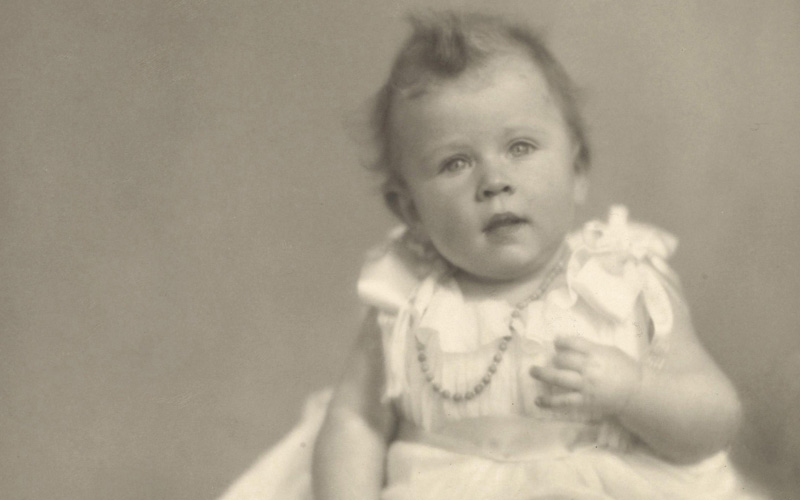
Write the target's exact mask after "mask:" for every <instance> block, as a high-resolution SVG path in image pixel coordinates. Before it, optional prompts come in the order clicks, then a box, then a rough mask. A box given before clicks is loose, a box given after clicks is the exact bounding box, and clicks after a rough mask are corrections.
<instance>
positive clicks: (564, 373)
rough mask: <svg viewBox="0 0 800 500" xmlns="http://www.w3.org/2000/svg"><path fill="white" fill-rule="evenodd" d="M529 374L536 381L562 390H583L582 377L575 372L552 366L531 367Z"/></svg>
mask: <svg viewBox="0 0 800 500" xmlns="http://www.w3.org/2000/svg"><path fill="white" fill-rule="evenodd" d="M529 373H530V374H531V377H533V378H535V379H536V380H539V381H541V382H545V383H547V384H551V385H555V386H558V387H561V388H563V389H568V390H571V391H580V390H581V389H582V388H583V376H582V375H581V374H580V373H578V372H577V371H575V370H571V369H562V368H557V367H554V366H532V367H531V369H530V371H529Z"/></svg>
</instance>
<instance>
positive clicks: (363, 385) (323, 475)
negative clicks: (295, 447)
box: [312, 311, 395, 500]
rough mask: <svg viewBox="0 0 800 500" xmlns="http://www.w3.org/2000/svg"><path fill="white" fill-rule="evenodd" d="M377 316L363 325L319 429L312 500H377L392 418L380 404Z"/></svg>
mask: <svg viewBox="0 0 800 500" xmlns="http://www.w3.org/2000/svg"><path fill="white" fill-rule="evenodd" d="M382 352H383V351H382V346H381V335H380V331H379V327H378V324H377V319H376V313H375V311H372V312H371V313H370V314H369V315H368V316H367V318H366V319H365V321H364V325H363V327H362V329H361V333H360V334H359V337H358V340H357V341H356V345H355V347H354V350H353V353H352V355H351V357H350V359H349V360H348V365H347V368H346V370H345V373H344V376H343V377H342V380H341V382H340V383H339V385H338V387H337V388H336V391H335V393H334V396H333V399H332V400H331V403H330V406H329V408H328V413H327V416H326V417H325V422H324V423H323V425H322V429H321V430H320V433H319V436H318V438H317V442H316V446H315V448H314V461H313V465H312V476H313V478H312V479H313V487H314V498H315V499H316V500H340V499H341V500H377V499H378V498H379V497H380V491H381V488H382V486H383V476H384V462H385V457H386V449H387V444H388V441H389V439H390V438H391V436H392V434H393V432H394V426H395V418H394V413H393V411H392V408H391V406H390V405H389V404H388V403H387V404H384V403H381V391H382V390H383V380H384V372H383V354H382Z"/></svg>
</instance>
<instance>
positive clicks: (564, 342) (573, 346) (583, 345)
mask: <svg viewBox="0 0 800 500" xmlns="http://www.w3.org/2000/svg"><path fill="white" fill-rule="evenodd" d="M553 344H554V345H555V348H556V352H566V351H573V352H579V353H581V354H589V352H590V351H591V350H592V349H593V348H594V347H595V346H596V344H595V343H594V342H590V341H588V340H586V339H585V338H583V337H557V338H556V339H555V341H553Z"/></svg>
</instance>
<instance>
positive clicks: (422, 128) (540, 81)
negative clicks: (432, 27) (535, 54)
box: [391, 54, 563, 147]
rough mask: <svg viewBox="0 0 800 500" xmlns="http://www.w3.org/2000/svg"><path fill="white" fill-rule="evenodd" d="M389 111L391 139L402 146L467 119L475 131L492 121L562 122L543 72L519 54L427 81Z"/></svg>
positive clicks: (493, 59) (397, 100)
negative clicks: (461, 72) (457, 74)
mask: <svg viewBox="0 0 800 500" xmlns="http://www.w3.org/2000/svg"><path fill="white" fill-rule="evenodd" d="M392 108H393V109H392V117H391V131H392V135H393V139H394V140H400V142H401V143H407V140H408V139H410V138H412V137H416V138H417V139H421V138H422V137H420V136H421V135H423V136H424V135H429V134H431V133H435V132H437V131H439V130H440V129H441V128H442V127H444V128H449V126H450V125H453V126H456V125H458V124H457V123H454V121H456V122H457V121H463V122H470V121H471V122H472V124H473V125H474V127H476V128H479V127H481V126H482V125H488V123H490V122H492V121H500V122H502V121H507V120H510V121H514V120H523V121H530V120H534V121H537V122H542V123H549V124H552V123H553V122H554V120H556V121H558V122H559V123H562V122H563V120H562V116H561V115H562V113H561V109H560V107H559V106H558V104H557V100H556V99H555V98H554V96H553V94H552V92H551V91H550V86H549V85H548V82H547V80H546V78H545V77H544V75H543V73H542V71H541V70H540V69H539V67H538V66H537V65H536V64H535V63H534V62H533V61H531V60H530V58H528V57H523V56H521V55H517V54H509V55H503V56H494V57H493V58H491V59H489V60H487V61H486V62H485V63H484V64H482V65H481V66H480V67H477V68H471V69H469V70H468V71H467V72H465V73H463V74H461V75H459V76H457V77H455V78H447V79H443V78H440V79H438V80H435V81H431V82H427V83H426V84H425V85H424V87H421V88H417V89H415V91H412V92H407V93H406V94H405V95H400V96H397V97H396V99H395V102H394V103H393V106H392ZM406 145H407V144H406ZM400 147H403V145H402V144H401V145H400Z"/></svg>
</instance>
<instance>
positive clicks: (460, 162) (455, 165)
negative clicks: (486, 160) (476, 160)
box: [441, 156, 469, 172]
mask: <svg viewBox="0 0 800 500" xmlns="http://www.w3.org/2000/svg"><path fill="white" fill-rule="evenodd" d="M467 167H469V161H468V160H467V159H466V158H463V157H461V156H457V157H455V158H450V159H448V160H445V161H444V163H442V168H441V171H442V172H459V171H461V170H464V169H465V168H467Z"/></svg>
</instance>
